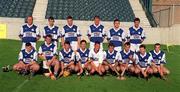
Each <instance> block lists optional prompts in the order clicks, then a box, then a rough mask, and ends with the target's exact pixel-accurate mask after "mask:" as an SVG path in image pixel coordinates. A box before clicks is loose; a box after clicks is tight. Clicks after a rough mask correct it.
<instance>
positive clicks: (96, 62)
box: [89, 42, 105, 76]
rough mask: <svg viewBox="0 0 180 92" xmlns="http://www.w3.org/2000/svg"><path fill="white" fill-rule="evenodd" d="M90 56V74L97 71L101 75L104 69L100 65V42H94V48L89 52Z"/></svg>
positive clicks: (101, 55) (101, 56) (101, 58)
mask: <svg viewBox="0 0 180 92" xmlns="http://www.w3.org/2000/svg"><path fill="white" fill-rule="evenodd" d="M89 58H90V61H89V62H90V64H91V67H90V74H94V73H95V72H97V73H98V74H99V75H101V76H102V75H103V72H105V69H104V67H103V65H102V62H103V51H102V50H101V49H100V42H95V44H94V49H92V50H91V51H90V52H89Z"/></svg>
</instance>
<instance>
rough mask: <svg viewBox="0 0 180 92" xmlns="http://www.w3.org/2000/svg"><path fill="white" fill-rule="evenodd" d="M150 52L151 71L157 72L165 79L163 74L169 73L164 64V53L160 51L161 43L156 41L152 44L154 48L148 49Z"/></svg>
mask: <svg viewBox="0 0 180 92" xmlns="http://www.w3.org/2000/svg"><path fill="white" fill-rule="evenodd" d="M150 54H151V56H152V58H153V61H152V62H151V63H152V64H151V67H152V69H153V73H159V74H160V76H161V78H162V79H166V78H165V76H164V75H166V74H169V73H170V72H169V70H168V69H167V68H166V67H165V66H164V64H166V58H165V53H164V52H163V51H161V45H160V44H159V43H156V44H155V45H154V50H152V51H150Z"/></svg>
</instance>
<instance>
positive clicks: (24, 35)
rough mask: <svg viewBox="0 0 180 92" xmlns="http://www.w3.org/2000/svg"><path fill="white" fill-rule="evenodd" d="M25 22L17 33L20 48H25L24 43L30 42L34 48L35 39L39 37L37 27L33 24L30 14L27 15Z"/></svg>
mask: <svg viewBox="0 0 180 92" xmlns="http://www.w3.org/2000/svg"><path fill="white" fill-rule="evenodd" d="M26 22H27V23H26V24H25V25H23V26H22V27H21V31H20V34H19V37H20V38H21V40H22V48H21V49H22V50H23V49H25V44H26V43H31V45H32V46H33V47H34V48H35V49H36V41H38V40H39V39H40V35H39V30H38V27H37V26H36V25H34V24H33V17H32V16H28V17H27V19H26Z"/></svg>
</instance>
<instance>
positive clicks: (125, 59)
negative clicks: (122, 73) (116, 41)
mask: <svg viewBox="0 0 180 92" xmlns="http://www.w3.org/2000/svg"><path fill="white" fill-rule="evenodd" d="M130 56H132V58H133V59H135V58H136V56H135V53H134V52H133V51H131V50H129V51H128V52H126V51H125V50H122V51H120V52H119V53H118V61H121V62H122V63H124V64H125V63H128V64H133V61H131V60H130V59H129V57H130Z"/></svg>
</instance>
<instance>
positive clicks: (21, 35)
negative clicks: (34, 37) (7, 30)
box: [19, 27, 23, 39]
mask: <svg viewBox="0 0 180 92" xmlns="http://www.w3.org/2000/svg"><path fill="white" fill-rule="evenodd" d="M22 37H23V27H21V30H20V33H19V38H20V39H22Z"/></svg>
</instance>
